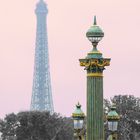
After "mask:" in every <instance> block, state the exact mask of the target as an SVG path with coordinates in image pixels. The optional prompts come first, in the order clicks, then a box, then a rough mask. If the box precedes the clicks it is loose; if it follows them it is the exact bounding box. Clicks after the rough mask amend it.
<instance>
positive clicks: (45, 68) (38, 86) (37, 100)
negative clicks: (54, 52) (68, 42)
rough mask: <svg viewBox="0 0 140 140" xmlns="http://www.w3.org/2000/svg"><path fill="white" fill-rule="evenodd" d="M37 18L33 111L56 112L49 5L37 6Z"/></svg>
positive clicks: (39, 3) (40, 2)
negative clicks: (52, 80) (52, 87)
mask: <svg viewBox="0 0 140 140" xmlns="http://www.w3.org/2000/svg"><path fill="white" fill-rule="evenodd" d="M35 14H36V17H37V31H36V48H35V64H34V76H33V87H32V99H31V107H30V109H31V110H37V111H49V112H50V113H53V112H54V108H53V100H52V90H51V78H50V67H49V54H48V40H47V22H46V20H47V19H46V17H47V14H48V9H47V5H46V3H45V2H44V0H39V2H38V3H37V5H36V9H35Z"/></svg>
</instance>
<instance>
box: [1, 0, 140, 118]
mask: <svg viewBox="0 0 140 140" xmlns="http://www.w3.org/2000/svg"><path fill="white" fill-rule="evenodd" d="M36 2H37V0H5V1H1V4H0V19H1V20H0V117H3V116H4V115H5V114H6V113H10V112H18V111H22V110H28V109H29V106H30V100H31V93H32V78H33V66H34V50H35V45H34V44H35V33H36V17H35V14H34V9H35V4H36ZM47 3H48V9H49V14H48V41H49V53H50V66H51V78H52V89H53V100H54V107H55V111H56V112H60V113H61V114H63V115H67V116H69V115H71V113H72V112H73V110H74V107H75V104H76V103H77V102H78V101H80V103H81V104H82V105H83V110H84V111H85V108H86V72H85V71H84V70H83V68H82V67H80V66H79V61H78V59H79V58H84V57H85V56H86V54H87V53H88V52H89V51H90V50H91V44H90V42H89V41H88V40H87V38H86V37H85V34H86V31H87V30H88V28H89V27H90V26H91V24H92V22H93V16H94V15H95V14H96V15H97V23H98V25H100V26H101V28H102V29H103V31H104V32H105V37H104V38H103V40H102V41H101V42H100V43H99V47H98V48H99V49H100V51H102V53H103V54H104V57H111V59H112V60H111V66H110V67H108V68H107V69H106V70H105V71H104V96H105V97H106V98H109V97H112V96H113V95H115V94H133V95H135V96H137V97H140V84H139V83H140V82H139V79H140V73H139V72H140V55H139V54H140V35H139V34H140V14H139V13H140V1H139V0H47Z"/></svg>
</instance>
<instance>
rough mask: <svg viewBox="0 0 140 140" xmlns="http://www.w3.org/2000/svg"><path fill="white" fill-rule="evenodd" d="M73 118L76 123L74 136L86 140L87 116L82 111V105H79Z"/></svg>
mask: <svg viewBox="0 0 140 140" xmlns="http://www.w3.org/2000/svg"><path fill="white" fill-rule="evenodd" d="M72 118H73V121H74V136H75V138H77V139H78V140H84V133H83V132H84V130H83V128H84V127H83V125H84V118H85V114H84V113H83V111H82V110H81V105H80V104H79V103H78V104H77V105H76V110H75V111H74V113H72Z"/></svg>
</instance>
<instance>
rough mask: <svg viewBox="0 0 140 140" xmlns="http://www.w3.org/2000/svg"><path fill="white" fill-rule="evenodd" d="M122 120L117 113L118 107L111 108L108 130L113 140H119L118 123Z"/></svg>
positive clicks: (108, 116) (108, 117)
mask: <svg viewBox="0 0 140 140" xmlns="http://www.w3.org/2000/svg"><path fill="white" fill-rule="evenodd" d="M119 120H120V116H119V115H118V113H117V112H116V107H115V105H113V106H112V107H111V110H110V112H109V113H108V115H107V121H108V130H109V131H110V132H111V133H112V136H111V137H112V139H113V140H117V130H118V122H119Z"/></svg>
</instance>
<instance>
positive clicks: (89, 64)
mask: <svg viewBox="0 0 140 140" xmlns="http://www.w3.org/2000/svg"><path fill="white" fill-rule="evenodd" d="M109 65H110V59H104V58H101V59H80V66H84V67H85V70H87V72H92V73H96V72H99V73H102V72H103V70H104V69H105V66H109Z"/></svg>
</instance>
